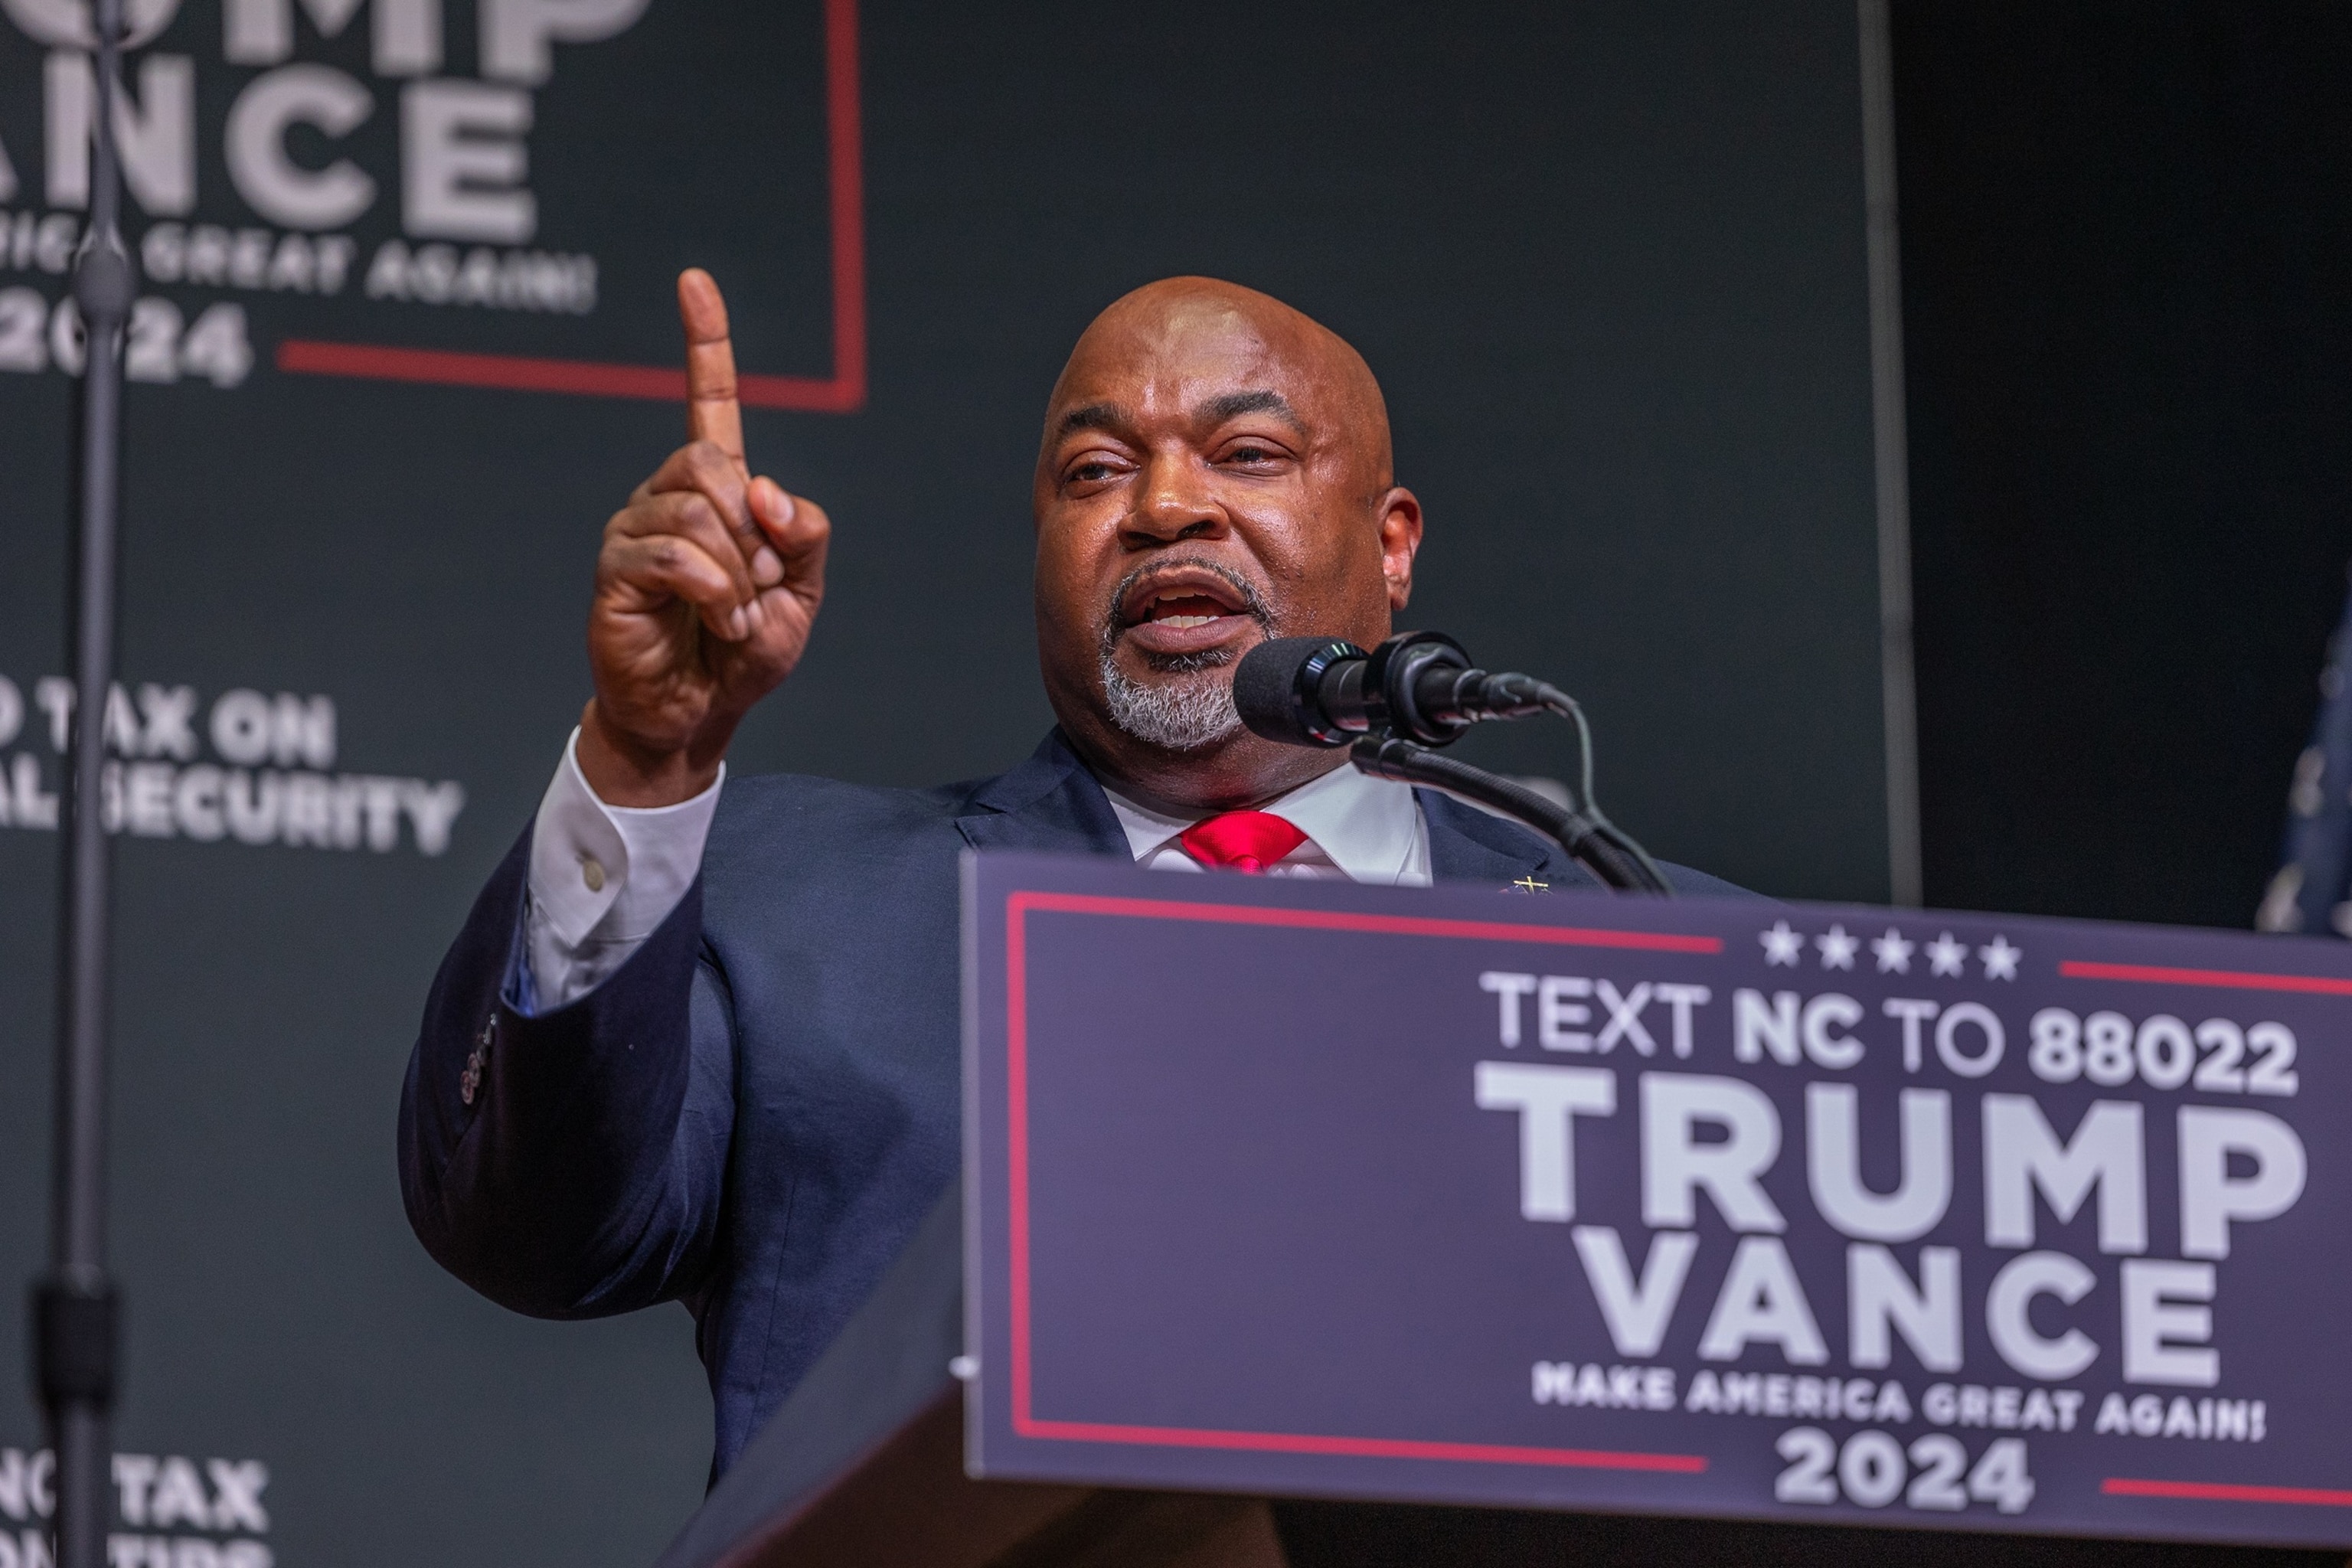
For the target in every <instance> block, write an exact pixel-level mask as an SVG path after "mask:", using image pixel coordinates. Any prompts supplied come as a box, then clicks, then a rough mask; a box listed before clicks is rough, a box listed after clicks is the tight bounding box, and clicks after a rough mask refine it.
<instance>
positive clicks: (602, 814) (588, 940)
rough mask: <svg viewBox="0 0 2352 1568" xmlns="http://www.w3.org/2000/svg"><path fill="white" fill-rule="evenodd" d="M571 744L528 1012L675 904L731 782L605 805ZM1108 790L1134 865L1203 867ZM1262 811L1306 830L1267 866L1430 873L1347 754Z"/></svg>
mask: <svg viewBox="0 0 2352 1568" xmlns="http://www.w3.org/2000/svg"><path fill="white" fill-rule="evenodd" d="M579 747H580V731H577V730H574V731H572V739H571V740H570V741H569V742H566V743H565V745H564V748H563V760H562V762H561V763H558V764H557V766H556V769H555V777H554V778H553V779H551V780H550V781H549V783H548V785H547V793H546V794H545V795H542V796H541V797H540V802H539V817H538V821H537V824H536V826H534V827H533V828H532V830H531V843H530V900H529V904H528V907H527V910H526V912H525V914H524V917H523V931H524V945H525V949H526V954H527V957H528V959H529V964H530V968H529V973H528V975H527V976H526V977H525V984H526V986H527V994H526V995H525V996H524V997H523V998H522V1001H523V1003H524V1004H525V1008H526V1010H527V1011H530V1012H545V1011H548V1010H549V1009H551V1008H555V1007H561V1006H562V1005H564V1004H565V1003H567V1002H571V1001H573V1000H576V999H577V998H579V997H581V996H583V995H585V994H587V993H588V992H590V991H592V990H593V989H595V987H596V986H597V985H598V984H602V983H603V981H604V979H605V977H606V976H608V975H610V974H611V973H613V972H614V970H616V969H618V968H620V967H621V965H622V964H623V963H626V962H627V961H628V957H629V954H631V953H633V952H635V951H636V950H637V947H638V945H639V944H640V943H642V942H644V941H645V940H646V938H647V937H649V936H651V935H652V934H653V933H654V930H655V928H656V927H657V926H659V925H660V924H661V923H662V921H664V920H665V919H667V917H668V915H669V912H670V910H674V909H676V908H677V902H678V900H680V899H682V898H684V897H686V890H687V889H688V888H689V887H691V886H692V885H693V883H694V878H695V873H696V872H697V871H698V870H699V869H700V868H701V866H702V846H703V841H704V840H705V839H706V838H708V837H709V834H710V818H711V816H712V814H713V813H715V812H716V811H717V810H718V809H719V788H720V786H721V785H723V784H725V783H726V782H727V770H726V766H725V764H724V763H721V764H720V766H719V777H718V778H717V779H715V780H713V781H712V782H711V785H710V787H709V789H706V790H704V791H703V792H702V793H701V794H700V795H696V796H695V797H694V798H693V799H691V800H685V801H680V802H679V803H678V804H677V805H664V806H654V807H650V808H647V807H635V806H625V805H606V804H605V803H604V801H602V800H600V799H598V798H597V796H596V792H595V791H594V790H592V789H590V788H589V787H588V781H587V779H586V778H585V777H583V775H582V774H581V772H580V757H579ZM1103 793H1104V794H1106V795H1109V796H1110V806H1111V810H1113V811H1114V812H1116V813H1118V824H1119V826H1120V827H1122V828H1124V829H1125V830H1126V832H1127V844H1128V848H1129V850H1130V851H1131V852H1132V853H1133V854H1134V856H1135V863H1136V864H1137V865H1139V866H1141V867H1144V868H1148V869H1150V870H1154V871H1198V870H1201V869H1202V867H1201V865H1200V864H1199V863H1198V862H1197V861H1195V860H1194V859H1193V858H1192V857H1191V856H1190V855H1188V854H1186V853H1185V852H1184V847H1183V846H1182V845H1181V844H1180V843H1178V842H1177V836H1178V835H1179V834H1181V833H1182V832H1183V831H1184V830H1185V829H1186V828H1188V827H1190V826H1192V824H1194V823H1195V822H1198V821H1200V820H1201V817H1200V816H1162V815H1160V813H1158V812H1155V811H1152V810H1150V809H1148V808H1147V807H1144V806H1141V805H1137V804H1136V803H1135V802H1133V801H1131V800H1129V799H1127V798H1126V797H1125V796H1124V795H1115V794H1112V793H1111V792H1110V791H1108V790H1106V791H1104V792H1103ZM1264 809H1265V811H1267V812H1269V813H1271V814H1272V815H1274V816H1279V817H1281V818H1283V819H1284V820H1285V821H1286V822H1288V823H1289V824H1290V825H1291V826H1293V827H1296V828H1297V829H1298V830H1299V831H1300V832H1302V833H1304V834H1306V835H1307V837H1306V838H1305V840H1304V841H1302V842H1301V843H1300V844H1299V846H1298V847H1297V848H1296V849H1293V850H1292V851H1291V852H1290V853H1289V854H1287V855H1286V856H1284V857H1283V858H1281V859H1280V860H1278V861H1276V863H1275V864H1274V865H1272V866H1270V867H1268V868H1266V874H1267V875H1269V876H1275V877H1344V878H1347V879H1349V880H1350V881H1357V882H1376V883H1385V884H1392V885H1395V886H1399V887H1407V888H1425V887H1427V886H1428V885H1429V883H1430V869H1429V825H1428V824H1427V823H1425V822H1423V820H1422V815H1421V805H1420V803H1419V802H1418V801H1416V800H1414V799H1413V797H1412V787H1411V786H1410V785H1407V784H1398V783H1395V782H1393V781H1391V780H1389V779H1375V778H1369V777H1367V776H1365V775H1364V774H1362V773H1358V772H1357V771H1356V770H1355V769H1354V768H1352V767H1349V766H1348V765H1346V764H1345V763H1342V764H1341V765H1340V766H1339V767H1337V768H1334V769H1332V770H1331V771H1330V772H1329V773H1325V774H1324V775H1323V776H1322V777H1320V778H1318V779H1314V780H1311V781H1309V782H1308V783H1306V784H1301V785H1299V786H1298V787H1297V789H1295V790H1292V791H1291V792H1290V793H1289V794H1288V795H1284V796H1282V797H1281V798H1280V799H1278V800H1276V801H1274V802H1273V803H1272V804H1270V805H1266V806H1265V807H1264ZM1202 815H1203V816H1205V815H1209V814H1206V813H1203V814H1202Z"/></svg>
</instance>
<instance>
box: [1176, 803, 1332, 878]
mask: <svg viewBox="0 0 2352 1568" xmlns="http://www.w3.org/2000/svg"><path fill="white" fill-rule="evenodd" d="M1176 842H1177V843H1179V844H1181V845H1182V846H1183V847H1184V853H1185V854H1187V855H1190V856H1191V857H1192V858H1193V859H1195V860H1198V861H1199V862H1200V863H1201V864H1202V865H1203V866H1223V867H1229V868H1232V869H1234V870H1236V871H1247V872H1250V873H1252V874H1253V875H1255V873H1257V872H1260V871H1263V870H1265V868H1267V867H1269V866H1271V865H1273V864H1274V863H1275V862H1276V861H1277V860H1279V859H1281V858H1283V857H1284V856H1285V855H1287V854H1289V853H1290V852H1291V851H1292V850H1294V849H1296V848H1297V847H1299V846H1300V845H1302V844H1304V843H1306V842H1307V835H1306V834H1304V833H1302V832H1300V831H1299V830H1298V829H1297V828H1296V827H1293V826H1291V825H1290V824H1289V823H1287V822H1285V821H1284V820H1283V819H1282V818H1280V817H1278V816H1275V815H1274V814H1273V813H1271V812H1265V811H1228V812H1226V813H1224V814H1223V816H1212V817H1207V818H1204V819H1203V820H1202V821H1199V822H1196V823H1194V824H1192V826H1190V827H1188V828H1186V829H1185V830H1184V831H1183V832H1181V833H1180V834H1178V835H1177V836H1176Z"/></svg>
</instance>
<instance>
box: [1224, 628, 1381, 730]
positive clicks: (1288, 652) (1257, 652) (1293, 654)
mask: <svg viewBox="0 0 2352 1568" xmlns="http://www.w3.org/2000/svg"><path fill="white" fill-rule="evenodd" d="M1363 657H1364V650H1363V649H1361V648H1360V647H1356V646H1355V645H1353V644H1352V643H1346V642H1341V641H1339V639H1338V638H1336V637H1276V638H1274V639H1273V640H1271V641H1269V642H1262V643H1260V644H1258V645H1257V647H1254V648H1252V649H1250V650H1249V652H1247V653H1245V654H1244V655H1243V656H1242V662H1241V664H1240V665H1239V666H1238V667H1237V668H1235V669H1234V709H1235V710H1236V711H1238V712H1239V713H1240V714H1241V716H1242V722H1243V723H1244V724H1246V725H1248V726H1249V728H1250V729H1251V731H1253V732H1255V733H1256V734H1260V735H1263V736H1265V738H1266V739H1267V740H1269V741H1280V742H1283V743H1284V744H1286V745H1291V746H1328V745H1331V744H1334V743H1335V742H1331V741H1328V740H1325V739H1323V738H1322V737H1320V736H1318V734H1316V732H1315V731H1313V730H1312V729H1310V728H1308V723H1309V717H1310V715H1309V709H1310V707H1311V706H1312V705H1313V703H1314V694H1313V693H1312V692H1311V691H1309V692H1304V693H1302V692H1301V690H1300V687H1301V685H1302V684H1303V682H1302V679H1301V678H1302V677H1306V676H1307V675H1308V672H1309V670H1310V669H1312V671H1313V673H1314V675H1315V676H1316V677H1318V678H1319V676H1320V675H1321V673H1322V671H1323V670H1324V669H1325V668H1328V667H1329V666H1330V664H1331V663H1332V662H1333V661H1334V660H1336V659H1340V658H1363Z"/></svg>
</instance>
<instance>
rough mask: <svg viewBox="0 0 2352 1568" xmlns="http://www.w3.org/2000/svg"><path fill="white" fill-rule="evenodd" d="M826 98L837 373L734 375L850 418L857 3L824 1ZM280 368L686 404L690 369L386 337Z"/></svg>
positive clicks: (860, 302) (861, 274) (758, 389)
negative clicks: (470, 349)
mask: <svg viewBox="0 0 2352 1568" xmlns="http://www.w3.org/2000/svg"><path fill="white" fill-rule="evenodd" d="M824 83H825V86H824V102H825V116H824V119H825V163H826V184H827V185H828V186H829V188H830V191H831V201H830V210H829V213H828V218H829V221H830V224H831V226H832V230H833V247H832V249H833V255H832V269H833V374H832V375H830V376H814V375H752V374H743V375H739V376H738V377H737V378H736V396H737V398H738V399H739V400H740V402H741V403H742V404H743V405H744V406H745V407H747V408H787V409H797V410H800V411H802V412H805V413H814V414H849V413H853V412H855V411H856V410H857V409H859V408H862V407H864V406H865V405H866V194H865V192H866V174H865V165H864V163H863V160H862V159H861V157H860V155H859V135H860V117H859V113H858V102H857V0H824ZM278 369H279V370H280V371H283V372H288V373H290V374H297V375H341V376H354V377H357V378H359V379H361V380H364V381H410V382H422V383H425V384H429V385H434V386H483V387H494V388H498V389H499V390H502V391H508V392H557V393H570V394H572V395H578V396H583V397H641V398H646V399H650V400H652V401H655V402H663V403H682V402H684V401H685V400H686V372H685V370H684V369H683V368H673V367H670V366H667V365H650V364H604V363H596V362H594V361H592V360H565V359H531V358H528V357H526V356H523V355H520V354H484V353H452V352H449V351H446V350H441V349H404V348H394V347H392V346H389V345H387V344H382V343H333V342H318V341H316V340H312V339H304V338H289V339H287V340H286V341H285V342H281V343H279V344H278Z"/></svg>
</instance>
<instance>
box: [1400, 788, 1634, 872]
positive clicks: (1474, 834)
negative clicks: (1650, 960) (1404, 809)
mask: <svg viewBox="0 0 2352 1568" xmlns="http://www.w3.org/2000/svg"><path fill="white" fill-rule="evenodd" d="M1412 793H1413V795H1414V796H1415V797H1416V798H1417V799H1419V800H1420V802H1421V816H1422V820H1423V821H1424V822H1426V823H1427V824H1428V825H1429V870H1430V875H1431V876H1432V877H1433V878H1434V879H1436V880H1438V881H1440V882H1484V883H1486V884H1487V885H1488V886H1489V887H1494V888H1507V887H1509V886H1510V885H1511V884H1512V883H1514V882H1518V881H1521V880H1522V879H1526V880H1528V881H1533V882H1535V883H1538V885H1539V886H1540V887H1543V888H1593V887H1598V886H1600V883H1599V882H1598V881H1596V880H1595V879H1593V877H1592V876H1591V873H1589V872H1587V871H1586V870H1585V869H1584V868H1583V867H1581V866H1579V865H1578V864H1577V863H1576V862H1575V861H1573V860H1570V858H1568V856H1567V855H1566V854H1565V853H1563V852H1562V851H1561V849H1560V848H1559V846H1558V845H1556V844H1552V843H1550V842H1549V841H1548V840H1545V839H1542V838H1538V837H1536V834H1535V832H1534V830H1533V829H1531V828H1526V827H1521V826H1518V824H1517V823H1514V822H1506V821H1504V820H1503V819H1502V818H1501V817H1498V816H1488V815H1487V814H1486V813H1485V812H1483V811H1480V810H1477V809H1476V808H1475V807H1473V806H1467V805H1463V804H1462V803H1461V802H1460V801H1458V800H1455V799H1454V797H1453V796H1452V795H1441V794H1439V793H1438V792H1437V791H1435V790H1428V789H1417V790H1415V791H1413V792H1412ZM1536 890H1537V889H1532V888H1531V889H1528V891H1530V892H1533V891H1536Z"/></svg>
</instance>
